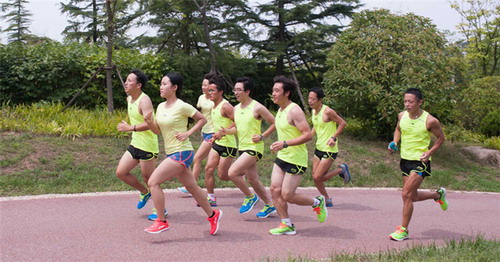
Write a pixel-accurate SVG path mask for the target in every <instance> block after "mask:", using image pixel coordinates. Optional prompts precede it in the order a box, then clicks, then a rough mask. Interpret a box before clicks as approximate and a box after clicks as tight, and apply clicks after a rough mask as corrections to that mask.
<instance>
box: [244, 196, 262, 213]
mask: <svg viewBox="0 0 500 262" xmlns="http://www.w3.org/2000/svg"><path fill="white" fill-rule="evenodd" d="M259 200H260V199H259V197H258V196H257V194H253V197H245V200H243V205H241V207H240V214H245V213H248V212H249V211H250V210H252V208H253V207H254V206H255V204H257V202H259Z"/></svg>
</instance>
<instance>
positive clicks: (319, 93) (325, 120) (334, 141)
mask: <svg viewBox="0 0 500 262" xmlns="http://www.w3.org/2000/svg"><path fill="white" fill-rule="evenodd" d="M323 97H325V93H324V92H323V89H321V88H319V87H315V88H313V89H311V90H310V92H309V97H308V102H309V106H310V107H311V108H312V111H313V113H312V122H313V126H314V127H313V129H312V135H313V136H314V135H315V134H317V136H318V138H317V139H316V149H315V150H314V158H313V171H312V175H313V179H314V184H315V185H316V188H318V191H319V193H321V195H323V196H324V197H325V199H326V206H327V207H332V206H333V203H332V199H331V198H330V197H329V196H328V192H326V188H325V182H326V181H328V180H330V179H331V178H332V177H334V176H336V175H339V176H340V177H342V178H343V179H344V183H348V182H349V181H351V174H350V172H349V167H348V166H347V164H346V163H343V164H341V165H340V166H339V167H337V168H336V169H335V170H332V171H330V172H328V170H329V169H330V167H331V166H332V164H333V161H335V159H336V158H337V155H338V152H339V145H338V137H339V136H340V134H342V131H343V130H344V127H345V126H346V122H345V120H344V119H343V118H342V117H340V116H339V115H338V114H337V112H335V110H333V109H331V108H330V107H328V106H327V105H324V104H323ZM337 125H338V128H337Z"/></svg>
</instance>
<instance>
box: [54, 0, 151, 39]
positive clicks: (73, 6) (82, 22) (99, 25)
mask: <svg viewBox="0 0 500 262" xmlns="http://www.w3.org/2000/svg"><path fill="white" fill-rule="evenodd" d="M112 9H113V13H114V23H115V24H114V39H115V45H117V46H129V45H130V42H132V41H131V40H130V39H128V37H127V36H126V33H127V31H128V30H129V29H130V28H131V27H133V26H134V25H136V23H135V21H137V20H138V19H139V18H141V16H142V15H144V10H143V8H142V4H141V2H140V1H139V2H137V1H134V0H120V1H112ZM60 10H61V12H62V13H63V14H67V15H68V16H69V17H70V20H68V23H69V25H68V26H67V27H66V28H65V29H64V31H63V34H64V35H65V36H66V39H67V40H69V41H76V42H88V43H97V44H103V43H104V42H105V37H106V20H107V15H106V0H67V1H66V2H61V8H60Z"/></svg>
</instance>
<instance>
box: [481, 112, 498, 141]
mask: <svg viewBox="0 0 500 262" xmlns="http://www.w3.org/2000/svg"><path fill="white" fill-rule="evenodd" d="M479 130H481V132H482V133H483V134H485V135H487V136H500V109H496V110H494V111H491V112H489V113H488V114H487V115H486V116H485V117H484V118H483V119H482V120H481V125H480V126H479Z"/></svg>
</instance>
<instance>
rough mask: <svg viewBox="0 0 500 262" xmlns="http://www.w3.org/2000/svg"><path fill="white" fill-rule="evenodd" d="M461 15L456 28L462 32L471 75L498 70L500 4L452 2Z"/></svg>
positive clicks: (487, 0)
mask: <svg viewBox="0 0 500 262" xmlns="http://www.w3.org/2000/svg"><path fill="white" fill-rule="evenodd" d="M452 8H454V9H455V10H456V11H457V12H458V13H459V14H460V15H461V16H462V22H461V23H460V24H459V25H458V28H459V32H460V33H462V34H463V35H464V36H465V42H464V43H461V44H462V45H463V46H465V48H464V49H465V52H466V58H467V60H468V64H469V66H470V70H471V73H472V76H473V77H474V78H481V77H485V76H493V75H499V74H500V4H499V2H498V1H491V0H466V1H462V2H461V3H458V2H457V1H454V2H453V4H452Z"/></svg>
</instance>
